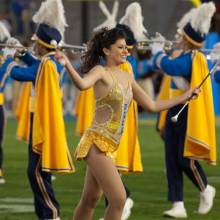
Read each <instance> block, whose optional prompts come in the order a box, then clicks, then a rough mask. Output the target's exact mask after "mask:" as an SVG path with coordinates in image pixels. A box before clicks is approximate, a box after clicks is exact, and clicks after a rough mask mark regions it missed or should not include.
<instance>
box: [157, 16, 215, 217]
mask: <svg viewBox="0 0 220 220" xmlns="http://www.w3.org/2000/svg"><path fill="white" fill-rule="evenodd" d="M210 14H211V12H210ZM183 37H184V38H185V39H186V40H187V41H188V42H190V43H191V44H192V45H194V46H195V48H196V47H201V46H202V41H203V40H204V35H202V34H201V33H200V32H196V31H195V30H194V29H193V27H192V25H191V23H190V22H189V23H187V24H186V25H185V27H184V28H183ZM154 64H155V66H156V67H157V68H159V69H161V70H163V71H164V72H165V73H166V74H168V75H169V76H170V77H171V84H170V96H171V97H174V96H177V95H180V94H182V93H183V92H184V91H185V90H186V89H188V88H189V86H190V87H196V86H198V85H199V83H200V82H201V81H202V80H203V79H204V78H205V76H206V75H207V74H208V66H207V61H206V58H205V56H204V55H203V54H202V53H201V52H199V51H198V50H189V51H186V52H183V53H182V54H181V55H180V56H178V57H176V58H174V59H170V58H169V56H167V55H165V54H164V53H163V52H159V53H157V54H156V55H155V57H154ZM182 106H183V105H178V106H175V107H173V108H171V109H170V110H168V113H167V117H166V125H165V133H164V138H165V159H166V169H167V180H168V199H169V200H170V201H172V202H173V208H172V209H171V210H168V211H165V212H164V215H165V216H169V217H181V218H185V217H187V214H186V210H185V208H184V204H183V173H185V174H186V175H187V177H188V178H189V179H190V180H191V181H192V183H193V184H194V185H195V186H196V187H197V188H198V190H199V191H200V205H199V209H198V213H199V214H206V213H207V212H208V211H210V209H211V207H212V203H213V199H214V196H215V188H214V187H212V186H210V185H208V183H207V178H206V175H205V173H204V171H203V169H202V167H201V166H200V164H199V163H198V161H197V160H198V159H202V160H205V161H207V162H208V163H209V164H212V165H215V164H216V140H215V123H214V109H213V100H212V89H211V81H210V78H209V79H208V80H207V81H206V82H205V83H204V84H203V86H202V92H201V94H200V95H199V97H198V99H197V100H195V101H191V102H190V103H189V105H188V108H185V109H184V110H183V111H182V113H181V115H180V116H179V118H178V122H177V123H176V124H175V123H173V122H172V121H171V118H172V117H173V116H174V115H176V114H177V112H179V110H180V109H181V108H182ZM201 118H202V119H203V120H202V121H201ZM206 118H208V119H209V121H207V120H205V119H206ZM195 125H196V126H195Z"/></svg>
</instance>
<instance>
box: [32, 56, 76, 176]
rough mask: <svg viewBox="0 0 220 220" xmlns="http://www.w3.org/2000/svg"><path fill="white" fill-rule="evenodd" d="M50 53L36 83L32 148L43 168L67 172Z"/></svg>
mask: <svg viewBox="0 0 220 220" xmlns="http://www.w3.org/2000/svg"><path fill="white" fill-rule="evenodd" d="M49 55H50V54H47V55H46V56H45V57H44V58H42V62H41V65H40V66H39V69H38V74H37V78H36V82H35V112H34V120H33V142H32V144H33V150H34V151H35V152H37V153H39V154H41V157H42V164H41V166H42V170H43V171H48V172H57V173H64V172H65V173H69V172H73V171H74V167H73V164H72V159H71V156H70V153H69V150H68V146H67V140H66V133H65V125H64V120H63V112H62V100H61V98H62V97H61V90H60V87H59V74H58V72H57V69H56V65H55V63H54V62H53V61H52V60H50V59H49V57H48V56H49Z"/></svg>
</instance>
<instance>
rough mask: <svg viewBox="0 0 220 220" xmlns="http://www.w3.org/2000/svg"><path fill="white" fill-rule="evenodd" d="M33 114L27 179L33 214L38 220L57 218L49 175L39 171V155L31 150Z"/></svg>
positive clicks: (57, 211) (57, 209) (56, 206)
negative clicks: (33, 207) (30, 190)
mask: <svg viewBox="0 0 220 220" xmlns="http://www.w3.org/2000/svg"><path fill="white" fill-rule="evenodd" d="M32 127H33V113H31V126H30V140H29V158H28V170H27V172H28V178H29V182H30V185H31V189H32V191H33V194H34V205H35V212H36V214H37V216H38V218H39V220H43V219H54V218H57V217H59V214H60V213H59V203H58V202H57V200H56V198H55V195H54V191H53V188H52V183H51V173H48V172H43V171H42V170H41V155H40V154H37V153H35V152H34V151H33V150H32Z"/></svg>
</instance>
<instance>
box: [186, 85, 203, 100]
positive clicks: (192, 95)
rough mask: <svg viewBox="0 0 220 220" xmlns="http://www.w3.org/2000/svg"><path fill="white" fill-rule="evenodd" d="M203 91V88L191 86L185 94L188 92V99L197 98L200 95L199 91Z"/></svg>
mask: <svg viewBox="0 0 220 220" xmlns="http://www.w3.org/2000/svg"><path fill="white" fill-rule="evenodd" d="M200 92H201V89H200V88H198V87H196V88H190V89H189V90H188V91H187V92H186V93H185V94H186V100H187V101H189V100H191V99H196V98H198V96H199V93H200Z"/></svg>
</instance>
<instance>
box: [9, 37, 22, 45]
mask: <svg viewBox="0 0 220 220" xmlns="http://www.w3.org/2000/svg"><path fill="white" fill-rule="evenodd" d="M6 44H9V45H12V46H22V44H21V43H20V41H19V40H18V39H16V38H14V37H10V38H9V39H8V40H7V41H6Z"/></svg>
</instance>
